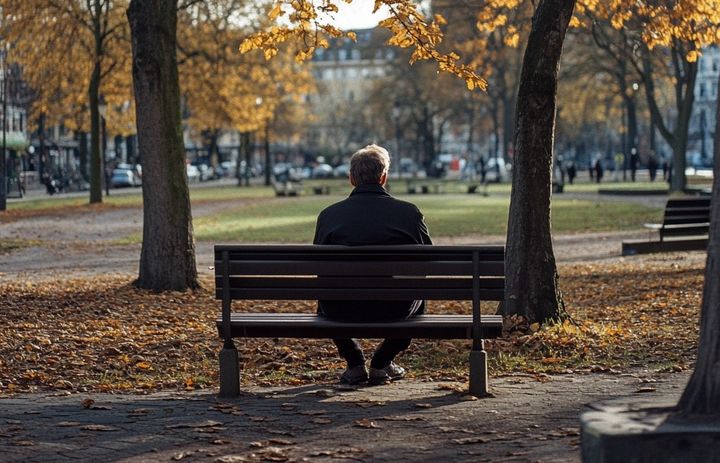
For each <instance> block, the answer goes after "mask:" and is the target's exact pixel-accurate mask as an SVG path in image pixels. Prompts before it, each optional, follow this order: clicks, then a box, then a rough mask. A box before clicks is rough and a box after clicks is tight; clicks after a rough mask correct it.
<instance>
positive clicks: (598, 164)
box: [595, 157, 603, 183]
mask: <svg viewBox="0 0 720 463" xmlns="http://www.w3.org/2000/svg"><path fill="white" fill-rule="evenodd" d="M602 178H603V166H602V161H601V160H600V157H597V158H595V181H596V182H597V183H600V181H601V180H602Z"/></svg>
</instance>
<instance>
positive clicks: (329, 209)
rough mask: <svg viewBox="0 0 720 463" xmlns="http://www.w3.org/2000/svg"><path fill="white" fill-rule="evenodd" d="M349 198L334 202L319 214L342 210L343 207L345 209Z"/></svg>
mask: <svg viewBox="0 0 720 463" xmlns="http://www.w3.org/2000/svg"><path fill="white" fill-rule="evenodd" d="M348 199H349V198H345V199H342V200H340V201H338V202H336V203H332V204H331V205H329V206H327V207H326V208H325V209H323V210H322V211H320V214H319V216H321V217H322V216H323V215H328V214H332V213H334V212H339V211H342V210H343V209H345V208H346V207H347V206H348Z"/></svg>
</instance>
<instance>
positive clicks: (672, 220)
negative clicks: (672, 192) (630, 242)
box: [645, 197, 710, 241]
mask: <svg viewBox="0 0 720 463" xmlns="http://www.w3.org/2000/svg"><path fill="white" fill-rule="evenodd" d="M645 227H646V228H649V229H651V230H657V231H658V233H659V234H660V241H663V240H664V238H665V237H666V236H695V235H707V233H708V230H709V229H710V198H697V197H695V198H672V199H669V200H668V202H667V204H666V205H665V212H664V213H663V220H662V223H646V224H645Z"/></svg>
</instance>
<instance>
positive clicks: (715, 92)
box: [710, 82, 718, 98]
mask: <svg viewBox="0 0 720 463" xmlns="http://www.w3.org/2000/svg"><path fill="white" fill-rule="evenodd" d="M717 88H718V84H717V82H713V84H712V93H711V94H710V96H711V97H712V98H716V97H717Z"/></svg>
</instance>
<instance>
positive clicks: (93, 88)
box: [88, 59, 102, 204]
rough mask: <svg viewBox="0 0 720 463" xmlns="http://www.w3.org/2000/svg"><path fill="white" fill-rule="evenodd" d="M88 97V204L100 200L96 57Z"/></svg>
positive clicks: (98, 64)
mask: <svg viewBox="0 0 720 463" xmlns="http://www.w3.org/2000/svg"><path fill="white" fill-rule="evenodd" d="M88 97H89V99H90V204H95V203H101V202H102V172H101V170H102V169H101V166H102V159H101V154H100V111H99V110H98V105H99V104H100V62H99V61H98V60H97V59H96V61H95V66H94V67H93V71H92V76H91V77H90V86H89V88H88Z"/></svg>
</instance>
